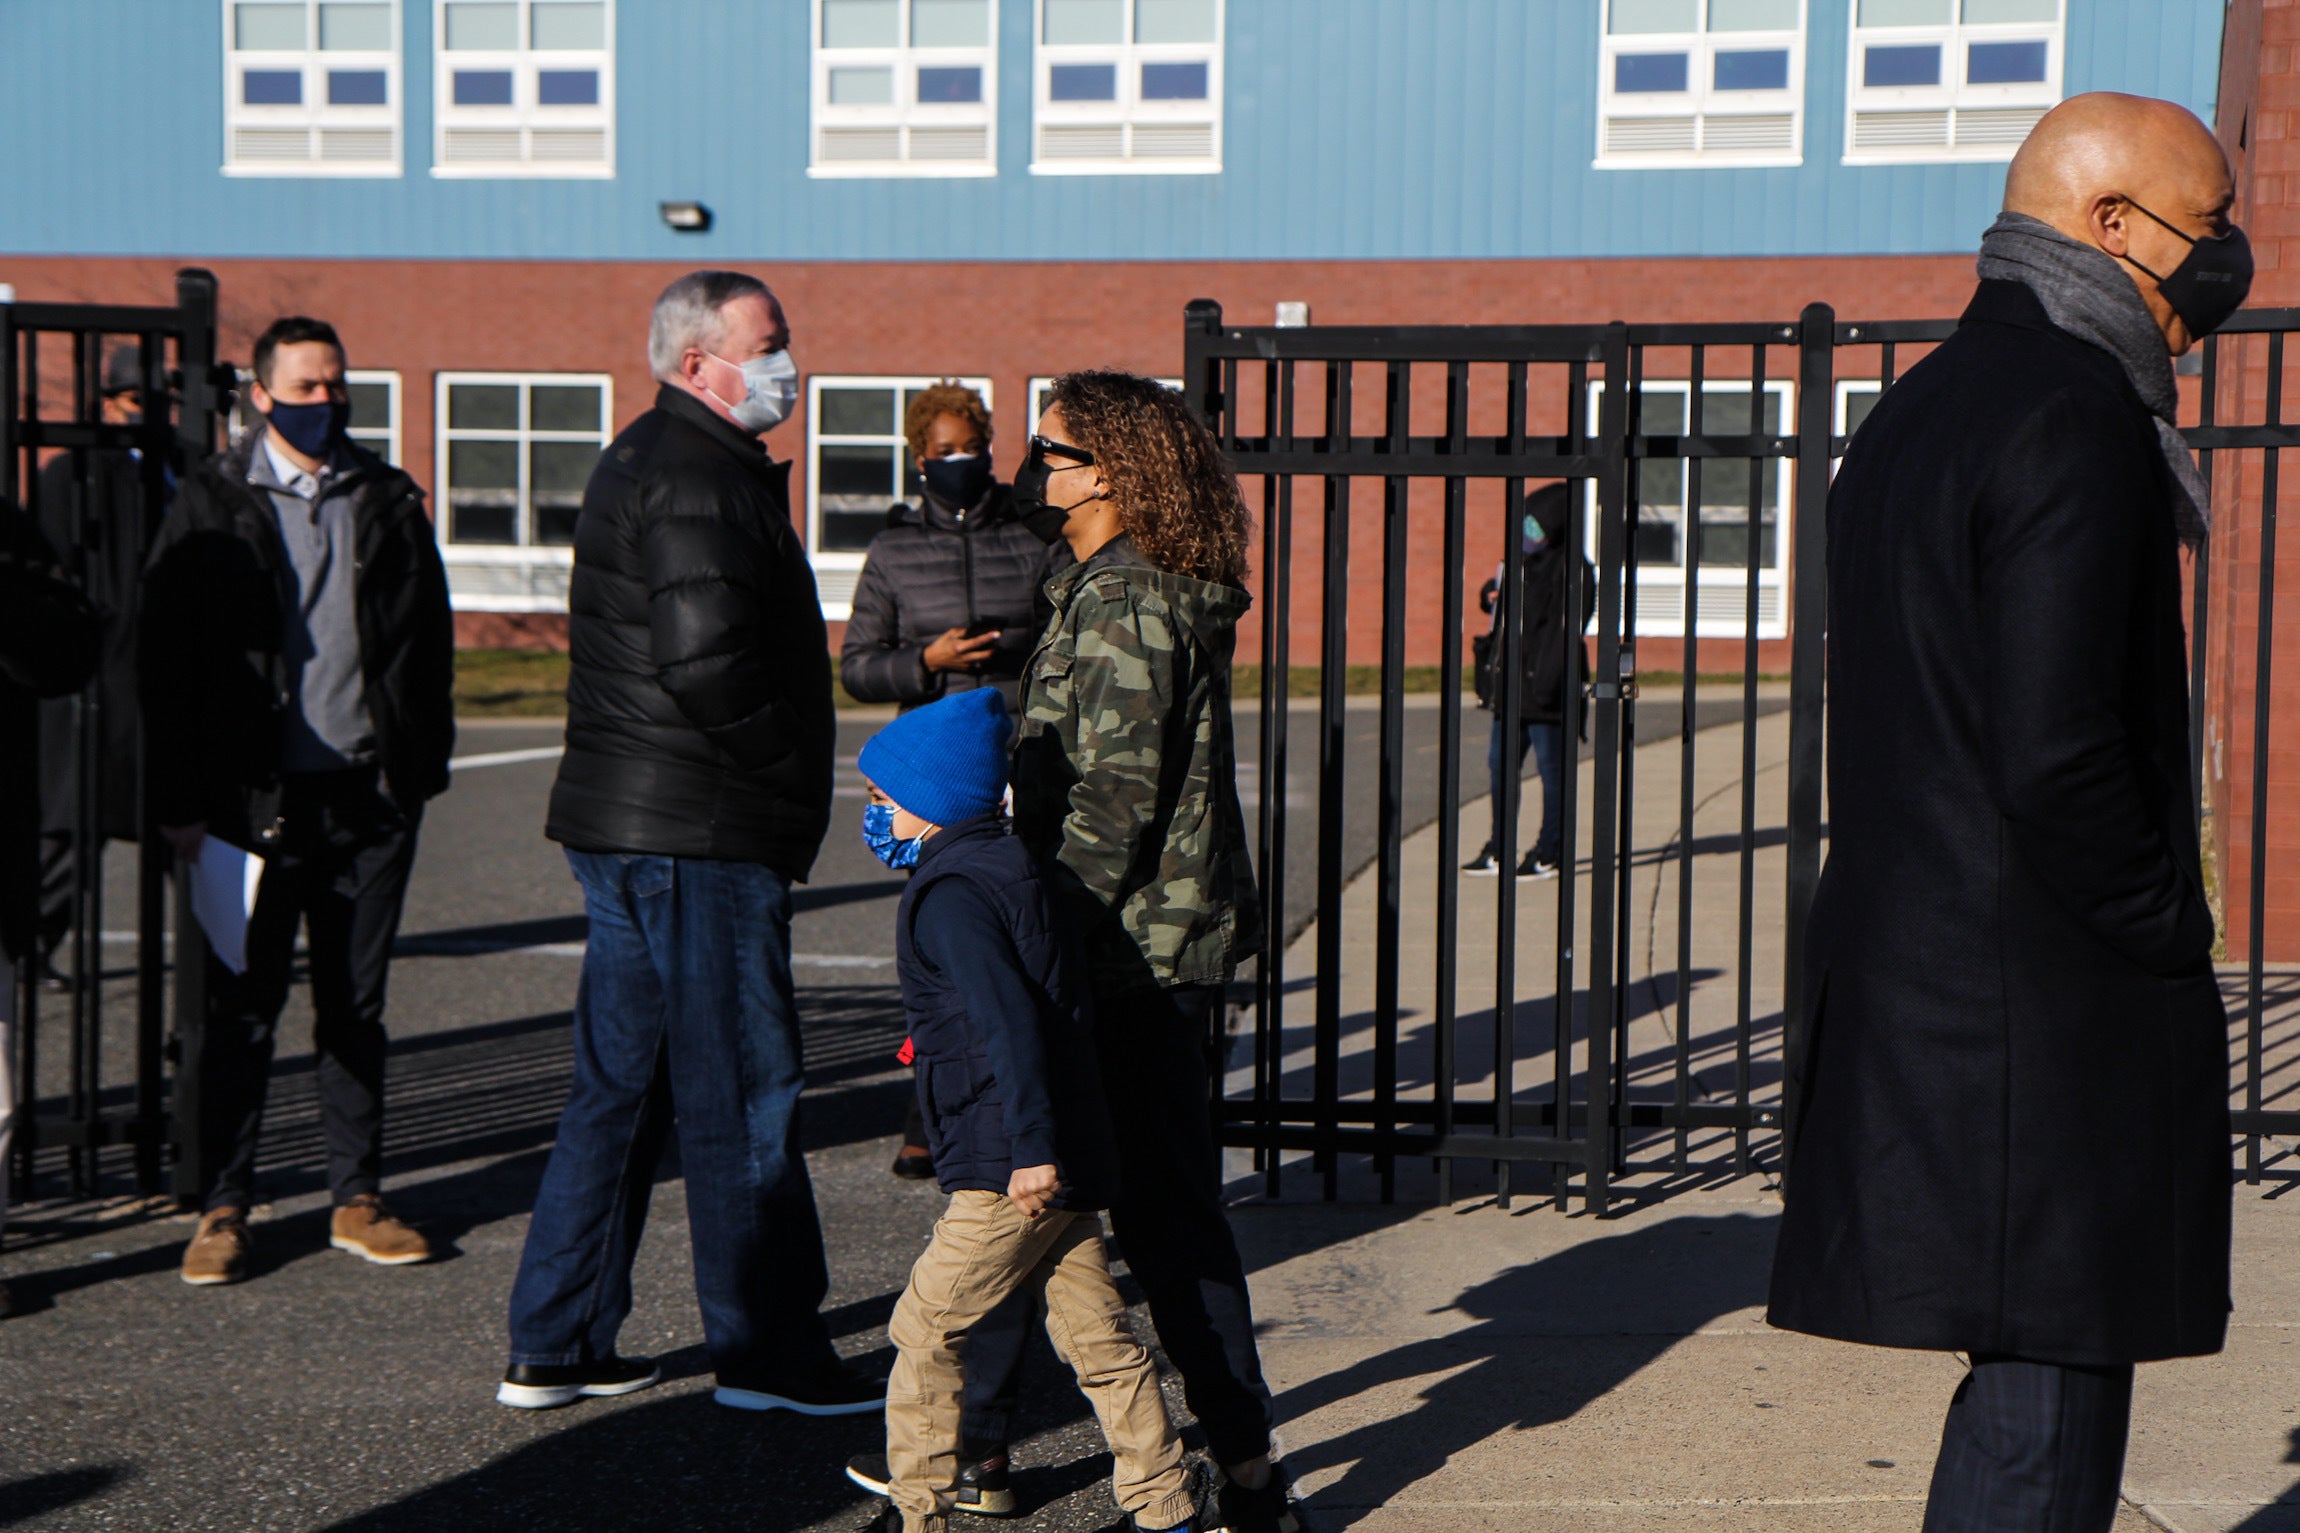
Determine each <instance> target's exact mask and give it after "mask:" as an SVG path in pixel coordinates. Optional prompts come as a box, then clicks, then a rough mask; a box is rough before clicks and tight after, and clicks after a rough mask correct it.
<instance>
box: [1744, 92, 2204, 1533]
mask: <svg viewBox="0 0 2300 1533" xmlns="http://www.w3.org/2000/svg"><path fill="white" fill-rule="evenodd" d="M2229 200H2230V189H2229V180H2228V173H2227V167H2226V162H2225V160H2224V159H2223V158H2222V156H2221V154H2220V151H2219V148H2218V145H2217V144H2216V143H2215V142H2214V141H2213V139H2212V137H2211V135H2210V133H2209V132H2208V131H2206V130H2205V128H2204V126H2203V124H2201V123H2200V122H2198V121H2197V120H2196V119H2195V118H2194V117H2192V116H2190V115H2189V114H2188V113H2187V112H2185V111H2183V110H2182V109H2180V108H2178V107H2175V106H2172V105H2170V104H2169V103H2165V102H2152V101H2144V100H2141V99H2139V98H2134V97H2106V96H2081V97H2077V98H2074V99H2072V100H2071V101H2069V102H2067V103H2064V104H2063V105H2062V106H2061V107H2059V108H2057V109H2056V110H2055V111H2054V112H2053V113H2052V114H2051V115H2049V116H2048V117H2047V118H2046V119H2045V121H2044V122H2043V124H2041V125H2040V126H2039V127H2038V129H2037V130H2036V133H2035V135H2034V136H2032V138H2031V140H2030V142H2029V143H2028V145H2026V146H2024V148H2023V149H2022V151H2021V155H2020V158H2019V159H2017V160H2016V161H2015V162H2014V165H2013V169H2012V174H2011V176H2010V177H2009V179H2008V183H2007V190H2006V207H2007V216H2006V217H2005V218H2002V219H2000V220H1999V221H1998V224H1997V226H1996V227H1995V228H1993V229H1992V230H1991V231H1990V233H1989V237H1988V239H1987V241H1986V242H1984V245H1983V255H1982V262H1981V271H1982V275H1983V277H1984V280H1983V281H1982V283H1981V285H1980V289H1979V291H1978V292H1977V293H1976V294H1975V295H1974V298H1973V300H1972V304H1971V306H1970V307H1969V308H1968V309H1967V310H1966V312H1965V316H1964V323H1963V325H1962V326H1961V327H1960V328H1959V329H1958V330H1957V332H1956V334H1955V336H1954V337H1953V338H1952V339H1950V340H1949V341H1948V342H1946V343H1945V344H1943V345H1942V346H1941V347H1940V348H1939V349H1938V350H1937V351H1935V352H1934V353H1933V354H1932V355H1931V356H1930V357H1928V358H1926V359H1925V360H1924V361H1922V362H1920V363H1919V364H1918V365H1917V366H1916V367H1914V368H1912V369H1910V371H1909V373H1908V375H1907V376H1906V377H1905V378H1904V379H1903V380H1902V381H1901V382H1900V383H1899V384H1897V385H1896V386H1895V387H1894V388H1893V389H1891V390H1890V391H1889V392H1888V393H1887V394H1886V395H1885V397H1884V399H1883V400H1882V401H1881V402H1880V403H1879V405H1878V406H1877V409H1876V411H1875V413H1874V414H1873V415H1872V416H1871V417H1870V418H1869V420H1868V422H1867V423H1866V424H1865V425H1864V426H1863V427H1862V428H1861V432H1860V435H1859V437H1858V438H1857V440H1856V441H1855V442H1854V444H1853V446H1852V449H1851V451H1850V452H1849V454H1848V455H1847V457H1846V459H1845V463H1844V468H1843V470H1842V472H1841V473H1840V475H1839V477H1838V479H1837V482H1836V485H1835V487H1834V489H1833V490H1832V492H1831V494H1830V497H1829V510H1828V517H1829V571H1828V573H1829V705H1830V714H1829V773H1830V777H1829V790H1830V821H1831V825H1830V833H1831V848H1830V857H1829V863H1828V867H1827V869H1826V871H1825V872H1824V874H1823V876H1822V880H1821V886H1820V889H1819V892H1818V894H1817V896H1816V898H1815V901H1814V908H1813V916H1812V926H1811V940H1810V942H1809V944H1808V951H1809V953H1810V954H1811V958H1810V964H1811V968H1810V969H1809V971H1808V974H1807V986H1806V994H1807V995H1808V996H1809V997H1810V998H1811V999H1810V1001H1809V1005H1810V1008H1811V1010H1810V1012H1809V1024H1810V1027H1809V1035H1808V1036H1809V1046H1808V1048H1807V1051H1806V1055H1805V1058H1804V1059H1803V1061H1802V1062H1801V1064H1802V1070H1801V1074H1802V1086H1801V1090H1800V1093H1799V1095H1798V1097H1797V1099H1796V1106H1797V1108H1798V1112H1797V1114H1796V1119H1795V1121H1796V1123H1797V1132H1796V1138H1795V1141H1794V1143H1793V1144H1792V1146H1791V1149H1790V1155H1789V1162H1788V1177H1787V1182H1786V1189H1787V1206H1786V1211H1785V1215H1784V1217H1783V1220H1782V1226H1781V1236H1780V1243H1779V1248H1778V1253H1777V1256H1776V1259H1775V1267H1774V1273H1773V1289H1772V1304H1771V1311H1770V1318H1771V1320H1772V1322H1773V1323H1774V1324H1775V1325H1778V1326H1782V1327H1784V1328H1787V1329H1790V1330H1797V1331H1805V1332H1810V1333H1812V1334H1815V1335H1820V1336H1829V1337H1836V1338H1840V1339H1843V1340H1847V1341H1856V1342H1867V1343H1871V1344H1874V1345H1879V1346H1892V1347H1917V1348H1931V1349H1937V1350H1941V1351H1961V1352H1965V1353H1968V1354H1969V1355H1970V1356H1971V1359H1972V1364H1973V1366H1972V1371H1971V1373H1970V1374H1969V1375H1968V1377H1967V1378H1966V1380H1965V1381H1964V1383H1963V1384H1962V1386H1960V1388H1959V1389H1958V1391H1957V1395H1956V1400H1955V1403H1954V1404H1953V1405H1952V1406H1951V1408H1950V1412H1949V1419H1948V1422H1947V1425H1946V1428H1945V1429H1944V1432H1943V1437H1942V1446H1941V1455H1940V1458H1939V1461H1938V1463H1937V1465H1936V1468H1935V1473H1934V1479H1933V1485H1932V1495H1931V1497H1930V1500H1929V1503H1928V1506H1927V1510H1926V1519H1925V1528H1926V1530H1927V1533H1982V1530H1991V1533H1994V1530H2000V1529H2001V1530H2010V1529H2020V1530H2023V1533H2028V1530H2036V1533H2106V1530H2107V1529H2108V1528H2109V1526H2110V1524H2111V1522H2112V1521H2113V1520H2114V1518H2115V1512H2116V1505H2117V1499H2118V1490H2119V1485H2120V1481H2121V1478H2122V1466H2123V1457H2124V1444H2125V1436H2126V1430H2127V1424H2128V1420H2129V1415H2130V1407H2131V1395H2132V1367H2133V1364H2135V1363H2137V1362H2145V1361H2150V1360H2154V1359H2159V1358H2169V1357H2183V1356H2191V1355H2195V1354H2200V1353H2209V1352H2215V1351H2218V1350H2219V1348H2220V1345H2221V1342H2222V1338H2223V1333H2224V1331H2225V1329H2226V1325H2227V1319H2228V1309H2229V1299H2228V1294H2229V1284H2228V1265H2229V1180H2230V1163H2229V1134H2228V1105H2227V1104H2228V1042H2227V1022H2226V1018H2225V1015H2224V1013H2223V1010H2222V1006H2221V1000H2220V993H2219V988H2218V984H2217V981H2216V979H2215V977H2214V974H2213V969H2212V963H2211V951H2212V944H2213V922H2212V914H2211V910H2210V908H2209V907H2208V906H2207V904H2206V903H2205V898H2204V889H2203V881H2202V877H2201V874H2200V870H2199V858H2198V852H2197V838H2196V798H2195V786H2194V784H2193V783H2192V782H2191V780H2190V774H2189V767H2188V711H2187V703H2188V699H2187V686H2186V670H2187V667H2186V650H2185V645H2184V639H2183V633H2182V622H2181V599H2180V566H2179V544H2180V540H2181V537H2182V536H2183V532H2184V531H2186V532H2188V533H2189V534H2191V535H2200V534H2201V530H2202V525H2203V513H2204V507H2203V505H2202V503H2201V502H2202V500H2203V499H2204V498H2205V496H2204V491H2203V488H2202V484H2201V480H2199V479H2198V478H2197V476H2196V472H2195V468H2194V464H2193V461H2192V460H2189V459H2188V458H2187V457H2186V451H2185V448H2183V447H2181V446H2180V445H2179V443H2178V438H2177V436H2176V435H2175V434H2173V433H2172V432H2171V430H2170V426H2169V417H2170V415H2171V413H2172V411H2173V408H2174V401H2175V398H2176V396H2175V392H2174V388H2173V383H2172V370H2171V364H2170V357H2171V356H2172V355H2173V354H2175V353H2177V352H2179V351H2182V350H2185V349H2186V348H2187V347H2188V346H2189V345H2191V344H2193V343H2194V341H2195V340H2196V339H2197V338H2198V337H2199V336H2200V335H2201V334H2202V333H2204V331H2206V330H2208V329H2210V328H2211V327H2212V325H2214V324H2217V323H2219V322H2220V320H2221V319H2224V318H2225V317H2226V311H2227V310H2229V309H2233V307H2234V306H2235V303H2237V302H2241V299H2242V285H2241V284H2237V283H2235V282H2234V281H2233V278H2234V276H2235V275H2236V274H2237V268H2238V266H2239V265H2241V266H2242V269H2243V272H2244V273H2245V274H2247V275H2246V280H2247V281H2248V272H2249V256H2248V254H2247V253H2244V252H2243V250H2242V236H2241V234H2231V232H2230V229H2229V226H2228V224H2227V211H2228V206H2229ZM2240 255H2241V256H2242V260H2241V261H2239V260H2238V257H2239V256H2240ZM2207 268H2211V269H2213V270H2217V271H2219V272H2220V273H2221V278H2220V279H2213V280H2200V276H2203V275H2204V274H2206V272H2207ZM2231 287H2234V288H2235V292H2234V296H2233V298H2232V299H2231V298H2230V297H2229V289H2230V288H2231ZM2206 290H2211V291H2210V292H2209V293H2208V294H2207V296H2206V297H2199V294H2200V293H2201V292H2206Z"/></svg>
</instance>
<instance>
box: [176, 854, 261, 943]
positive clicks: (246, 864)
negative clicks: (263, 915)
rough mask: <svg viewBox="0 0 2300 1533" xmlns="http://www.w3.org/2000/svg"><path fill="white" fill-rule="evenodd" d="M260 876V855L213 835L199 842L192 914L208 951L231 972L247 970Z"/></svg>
mask: <svg viewBox="0 0 2300 1533" xmlns="http://www.w3.org/2000/svg"><path fill="white" fill-rule="evenodd" d="M263 876H264V860H263V859H262V858H261V857H258V856H255V855H254V854H252V853H249V852H243V851H241V850H240V849H239V848H238V847H236V846H233V845H232V844H231V843H230V842H228V841H219V840H217V839H216V838H215V837H214V836H209V837H208V838H207V839H206V840H204V841H202V842H201V843H200V855H199V857H198V858H197V859H196V860H194V862H193V863H192V915H193V916H194V917H195V918H196V919H197V920H198V921H199V923H200V930H201V931H203V932H206V933H207V936H208V947H209V949H210V951H212V952H213V953H214V954H215V955H216V957H217V958H218V959H220V960H222V962H223V965H224V967H225V968H227V969H229V970H231V971H232V972H233V973H234V974H245V973H246V972H247V968H248V915H249V913H250V912H251V911H253V910H254V909H255V908H256V885H257V884H258V883H260V882H262V880H263Z"/></svg>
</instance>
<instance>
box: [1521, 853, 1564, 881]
mask: <svg viewBox="0 0 2300 1533" xmlns="http://www.w3.org/2000/svg"><path fill="white" fill-rule="evenodd" d="M1517 876H1518V877H1519V878H1533V879H1547V878H1555V877H1557V859H1556V858H1554V857H1547V858H1545V857H1542V856H1540V855H1539V854H1537V853H1534V852H1527V853H1526V854H1525V861H1523V862H1521V863H1519V864H1518V865H1517Z"/></svg>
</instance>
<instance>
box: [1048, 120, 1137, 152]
mask: <svg viewBox="0 0 2300 1533" xmlns="http://www.w3.org/2000/svg"><path fill="white" fill-rule="evenodd" d="M1124 134H1125V130H1124V129H1123V128H1121V127H1119V126H1118V124H1116V123H1110V124H1107V125H1104V124H1100V123H1096V124H1091V125H1089V124H1070V123H1062V124H1056V123H1048V124H1046V125H1045V126H1043V127H1041V128H1040V129H1039V130H1038V157H1039V158H1040V159H1042V160H1115V159H1119V158H1121V157H1122V155H1123V151H1124V148H1125V139H1124Z"/></svg>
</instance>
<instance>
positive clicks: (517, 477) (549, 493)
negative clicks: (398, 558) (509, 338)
mask: <svg viewBox="0 0 2300 1533" xmlns="http://www.w3.org/2000/svg"><path fill="white" fill-rule="evenodd" d="M437 410H438V413H437V415H436V417H435V419H436V420H437V421H438V422H439V430H438V433H437V435H438V439H439V447H438V450H439V461H438V469H437V478H436V479H435V481H434V482H435V483H437V484H438V486H439V495H438V503H439V508H440V510H439V517H438V521H439V541H440V545H441V552H442V553H443V554H444V555H445V557H446V560H447V581H448V587H449V590H450V591H451V593H452V594H453V596H454V598H455V605H456V606H457V607H458V608H460V609H463V610H465V611H477V612H563V611H565V610H566V607H567V575H568V570H569V569H570V567H571V566H572V565H573V562H574V544H575V517H576V513H577V512H578V511H580V510H581V509H582V506H583V486H584V485H585V484H586V483H587V482H589V480H590V478H591V470H592V468H593V467H594V466H595V465H596V464H597V463H598V461H599V454H600V453H601V452H602V451H603V450H604V449H605V448H606V446H607V441H608V438H609V436H610V435H611V433H612V422H613V420H614V384H613V382H612V380H610V379H609V378H608V377H607V376H606V375H605V374H597V373H537V374H524V373H441V374H440V375H439V395H438V405H437Z"/></svg>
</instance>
